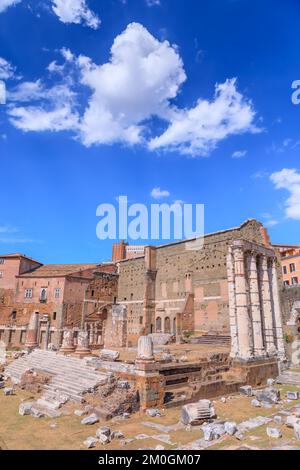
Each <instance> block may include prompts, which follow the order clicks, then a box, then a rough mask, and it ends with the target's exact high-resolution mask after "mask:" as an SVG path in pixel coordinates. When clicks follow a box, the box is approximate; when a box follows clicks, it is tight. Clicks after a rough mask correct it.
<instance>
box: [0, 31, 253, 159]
mask: <svg viewBox="0 0 300 470" xmlns="http://www.w3.org/2000/svg"><path fill="white" fill-rule="evenodd" d="M61 54H62V56H63V59H64V63H63V64H59V63H57V62H56V61H52V62H51V64H49V66H48V72H49V73H50V75H51V77H52V79H53V77H54V78H55V79H56V78H58V79H59V80H60V82H61V83H60V84H59V85H56V84H54V85H52V86H51V87H50V88H49V87H48V88H47V87H46V86H45V85H44V84H43V82H42V81H41V80H37V81H36V82H25V83H23V84H21V85H20V86H19V87H18V88H17V89H14V90H13V91H12V93H10V95H9V96H10V101H12V102H15V103H16V104H15V105H14V106H13V107H12V105H11V106H10V107H9V108H8V109H9V111H8V112H9V115H10V118H11V122H12V123H13V124H14V125H15V126H16V127H19V128H21V129H23V130H36V131H38V130H55V131H59V130H62V129H66V128H67V129H70V130H73V132H74V133H75V136H76V138H77V139H78V140H80V141H81V142H82V143H83V144H84V145H85V146H91V145H100V144H113V143H116V142H120V143H124V144H127V145H135V144H142V145H145V146H148V148H149V149H150V150H160V149H162V150H174V151H177V152H179V153H182V154H190V155H194V156H197V155H208V154H209V153H210V152H211V151H212V150H213V149H214V148H216V146H217V145H218V144H219V142H221V141H222V140H223V139H225V138H227V137H228V136H230V135H234V134H241V133H244V132H252V133H254V132H258V131H259V130H258V129H257V127H256V126H255V124H254V119H255V111H254V108H253V105H252V103H251V102H250V101H249V100H247V99H246V98H245V97H244V96H243V95H242V94H241V93H239V92H238V91H237V85H236V79H231V80H226V82H225V83H223V84H219V85H216V91H215V96H214V98H213V99H212V100H211V101H208V100H203V99H199V100H198V102H197V105H196V106H195V107H192V108H191V109H181V108H179V107H178V106H176V105H175V103H174V99H175V98H177V97H178V94H179V92H180V91H181V87H182V85H183V83H184V82H185V80H186V78H187V77H186V74H185V71H184V67H183V62H182V59H181V57H180V55H179V51H178V48H177V47H176V46H175V45H171V44H170V43H169V42H168V41H159V40H158V39H156V38H155V37H154V36H153V35H151V34H150V33H149V31H148V30H147V29H146V28H145V27H143V26H142V25H141V24H139V23H131V24H129V25H128V26H127V28H126V29H125V31H123V32H122V33H121V34H119V35H118V36H117V37H116V38H115V40H114V42H113V45H112V47H111V50H110V57H109V60H108V62H106V63H103V64H96V63H94V62H93V61H92V60H91V59H90V58H89V57H86V56H79V57H76V56H75V55H74V54H73V53H72V52H71V51H70V50H68V49H62V50H61ZM51 83H53V81H52V82H51ZM87 90H88V92H89V94H87ZM79 95H80V97H81V99H79ZM77 97H78V101H80V111H81V112H80V114H79V112H78V111H77ZM34 100H36V101H37V102H36V104H35V103H32V102H31V101H34ZM38 100H40V101H38ZM18 101H19V102H21V103H24V102H25V101H28V104H27V103H26V104H25V106H23V105H22V106H21V107H20V106H19V105H18V103H17V102H18ZM78 109H79V107H78ZM41 118H42V119H41ZM153 118H156V119H157V120H159V122H160V123H161V124H163V125H164V126H165V128H166V129H165V130H164V131H162V133H160V134H158V133H157V132H155V129H156V126H153V125H152V124H153ZM39 121H40V125H39ZM47 126H49V127H48V129H47ZM155 134H157V135H155Z"/></svg>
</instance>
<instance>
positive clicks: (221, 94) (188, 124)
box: [149, 78, 259, 156]
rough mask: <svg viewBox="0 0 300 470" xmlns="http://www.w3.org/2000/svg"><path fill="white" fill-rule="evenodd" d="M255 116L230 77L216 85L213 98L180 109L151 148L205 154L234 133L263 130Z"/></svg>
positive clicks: (234, 80) (152, 143)
mask: <svg viewBox="0 0 300 470" xmlns="http://www.w3.org/2000/svg"><path fill="white" fill-rule="evenodd" d="M254 117H255V111H254V109H253V106H252V104H251V102H250V101H247V100H246V99H245V98H244V97H243V95H242V94H241V93H239V92H238V91H237V89H236V79H235V78H234V79H230V80H226V81H225V83H222V84H218V85H216V89H215V96H214V99H213V100H212V101H207V100H202V99H199V100H198V102H197V105H196V106H195V107H194V108H191V109H184V110H177V112H176V113H174V116H173V118H172V119H171V124H170V125H169V127H168V128H167V130H166V131H165V132H164V133H163V134H162V135H161V136H159V137H155V138H154V139H152V140H151V141H150V143H149V147H150V149H151V150H154V149H159V148H165V149H168V150H177V151H180V152H181V153H184V154H190V155H203V156H205V155H207V154H209V153H210V152H211V151H212V150H214V149H215V148H216V146H217V144H218V143H219V142H220V141H221V140H223V139H225V138H226V137H229V136H230V135H234V134H242V133H244V132H252V133H255V132H259V130H258V128H257V127H256V126H255V125H254V123H253V122H254Z"/></svg>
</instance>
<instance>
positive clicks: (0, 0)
mask: <svg viewBox="0 0 300 470" xmlns="http://www.w3.org/2000/svg"><path fill="white" fill-rule="evenodd" d="M20 2H21V0H0V13H2V12H3V11H5V10H6V9H7V8H8V7H11V6H13V5H16V4H17V3H20Z"/></svg>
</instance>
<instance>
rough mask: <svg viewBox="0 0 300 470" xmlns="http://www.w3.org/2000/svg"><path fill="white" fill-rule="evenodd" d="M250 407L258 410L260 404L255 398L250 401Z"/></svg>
mask: <svg viewBox="0 0 300 470" xmlns="http://www.w3.org/2000/svg"><path fill="white" fill-rule="evenodd" d="M251 405H252V406H255V407H256V408H259V407H260V406H261V404H260V402H259V401H258V400H256V398H254V399H253V400H251Z"/></svg>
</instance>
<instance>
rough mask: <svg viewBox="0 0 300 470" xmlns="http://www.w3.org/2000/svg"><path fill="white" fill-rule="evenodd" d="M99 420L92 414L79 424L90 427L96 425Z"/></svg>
mask: <svg viewBox="0 0 300 470" xmlns="http://www.w3.org/2000/svg"><path fill="white" fill-rule="evenodd" d="M98 421H99V418H98V416H97V415H96V414H95V413H92V414H91V415H90V416H87V417H86V418H83V420H82V421H81V424H86V425H91V424H95V423H98Z"/></svg>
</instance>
